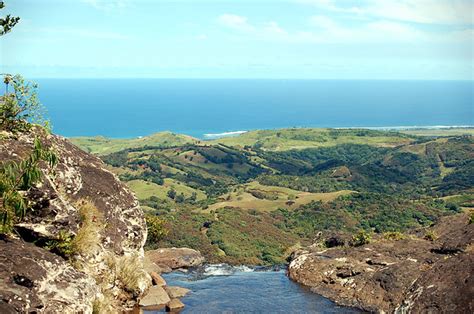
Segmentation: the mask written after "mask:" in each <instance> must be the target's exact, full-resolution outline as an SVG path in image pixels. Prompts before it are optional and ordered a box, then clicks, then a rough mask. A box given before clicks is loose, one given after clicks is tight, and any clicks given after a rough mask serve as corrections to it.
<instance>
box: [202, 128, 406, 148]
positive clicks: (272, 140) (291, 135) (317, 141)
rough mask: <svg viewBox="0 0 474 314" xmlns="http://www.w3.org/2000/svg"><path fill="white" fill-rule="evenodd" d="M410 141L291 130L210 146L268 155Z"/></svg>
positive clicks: (384, 134)
mask: <svg viewBox="0 0 474 314" xmlns="http://www.w3.org/2000/svg"><path fill="white" fill-rule="evenodd" d="M412 141H413V138H412V136H410V135H407V134H401V133H397V132H389V131H376V130H367V129H314V128H308V129H304V128H301V129H300V128H295V129H280V130H261V131H250V132H247V133H244V134H242V135H239V136H236V137H227V138H221V139H217V140H213V141H209V142H210V143H214V144H215V143H221V144H225V145H228V146H241V147H243V146H257V147H260V148H262V149H265V150H270V151H284V150H291V149H304V148H317V147H330V146H336V145H339V144H366V145H373V146H377V147H395V146H399V145H404V144H408V143H410V142H412Z"/></svg>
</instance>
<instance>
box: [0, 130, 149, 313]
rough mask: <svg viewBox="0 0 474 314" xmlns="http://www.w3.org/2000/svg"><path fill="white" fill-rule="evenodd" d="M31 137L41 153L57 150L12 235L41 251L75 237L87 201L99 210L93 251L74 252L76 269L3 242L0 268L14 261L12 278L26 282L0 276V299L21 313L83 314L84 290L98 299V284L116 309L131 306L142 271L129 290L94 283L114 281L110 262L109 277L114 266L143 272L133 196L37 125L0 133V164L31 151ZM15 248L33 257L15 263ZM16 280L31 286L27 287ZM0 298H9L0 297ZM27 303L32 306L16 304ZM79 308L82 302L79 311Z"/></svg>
mask: <svg viewBox="0 0 474 314" xmlns="http://www.w3.org/2000/svg"><path fill="white" fill-rule="evenodd" d="M35 138H38V139H39V140H40V141H41V142H42V144H43V146H44V147H45V148H49V149H52V150H53V151H54V152H55V153H56V155H57V157H58V163H57V166H56V167H55V169H54V171H51V170H52V169H50V168H49V167H48V166H47V165H46V164H41V165H40V167H41V169H42V170H43V173H44V174H45V175H44V176H43V178H42V182H41V183H40V184H38V185H37V186H34V187H32V188H31V189H30V190H29V191H28V193H27V194H26V197H27V198H28V199H29V200H30V202H31V203H32V204H33V209H34V210H33V211H30V212H29V213H28V214H27V215H26V217H25V218H24V219H23V221H22V222H21V223H19V224H17V225H15V231H16V232H15V234H17V235H19V237H21V238H22V240H24V241H26V242H30V243H35V244H36V245H38V246H42V247H44V246H45V244H47V243H49V242H50V241H57V240H58V239H61V236H62V235H64V234H69V235H71V236H75V235H76V234H77V233H78V231H79V230H80V228H81V226H82V218H81V215H80V213H79V208H80V207H81V206H82V205H80V204H81V203H82V204H84V202H85V201H88V202H90V203H91V204H92V206H93V207H95V208H96V210H97V212H98V214H97V215H98V216H97V217H95V216H94V218H93V219H94V220H97V219H99V218H98V217H100V228H97V229H98V231H97V232H98V235H97V241H96V242H97V243H94V244H93V246H94V249H93V250H90V252H88V253H87V254H82V253H80V254H76V255H74V261H75V263H74V265H76V266H80V268H81V271H82V272H78V271H75V270H74V269H73V268H72V267H71V266H69V264H68V263H67V262H66V261H65V260H63V259H61V258H59V257H58V256H54V255H52V254H51V253H49V252H48V251H46V250H45V249H41V248H39V247H34V246H33V245H32V244H22V245H24V246H22V248H23V249H24V251H22V250H20V249H19V246H20V244H18V243H17V241H16V240H14V239H12V238H10V239H9V240H8V241H6V242H3V243H2V247H3V248H4V249H3V250H2V252H1V255H0V256H1V258H2V259H3V261H2V263H1V264H2V265H1V266H2V268H1V270H2V271H3V272H8V271H13V269H16V268H14V266H13V264H16V263H20V262H21V263H23V265H24V266H25V267H24V268H19V269H17V270H18V273H19V276H24V277H25V278H24V279H22V278H23V277H17V280H16V281H15V280H12V279H11V278H12V277H11V276H10V275H9V276H7V277H3V276H2V278H5V279H4V280H3V282H2V286H1V287H0V295H2V300H4V301H5V300H7V301H5V302H10V301H9V300H16V301H15V302H16V303H15V304H18V306H19V307H20V308H21V306H27V307H28V306H29V307H30V308H34V307H35V306H40V308H42V310H41V309H40V310H38V311H46V309H47V312H48V313H54V312H58V313H63V312H64V311H63V309H74V310H71V311H69V312H90V311H91V310H92V309H91V302H90V300H91V299H90V298H92V296H91V295H94V293H91V291H95V290H97V291H98V296H103V295H102V292H105V291H101V290H102V289H103V286H104V287H105V288H104V289H108V290H113V293H112V295H113V296H114V297H115V298H116V300H115V301H117V302H118V303H119V306H125V307H129V306H133V304H134V299H135V298H136V297H137V296H138V294H140V293H141V292H143V291H145V290H146V289H147V288H148V286H149V285H150V284H151V279H150V278H149V276H148V275H146V273H144V275H143V276H138V275H137V276H136V278H137V280H136V282H133V283H131V284H133V286H134V287H133V289H130V288H128V287H126V285H125V284H124V285H122V284H117V285H115V284H113V283H112V284H110V285H109V286H107V285H101V283H102V279H104V278H114V277H115V274H112V269H111V262H112V263H115V264H114V265H115V266H114V268H115V270H114V272H116V271H117V269H126V267H127V263H128V264H130V263H132V262H133V265H134V269H135V270H137V273H138V272H140V268H142V266H141V263H140V260H142V259H143V255H144V251H143V246H144V243H145V241H146V236H147V232H146V222H145V219H144V214H143V212H142V211H141V209H140V206H139V204H138V201H137V199H136V197H135V196H134V195H133V193H132V192H131V191H130V190H129V189H128V188H127V186H126V185H124V184H123V183H121V182H120V181H119V180H118V179H117V178H116V176H115V175H114V174H112V173H111V172H110V171H108V170H107V169H106V168H105V165H104V164H103V162H102V161H101V160H100V159H98V158H96V157H94V156H92V155H90V154H88V153H86V152H84V151H82V150H80V149H79V148H78V147H76V146H74V145H73V144H71V143H70V142H69V141H68V140H66V139H65V138H62V137H59V136H56V135H51V134H49V133H47V132H46V131H44V130H43V129H41V128H38V127H34V128H33V129H32V130H31V131H29V132H26V133H19V134H12V133H7V132H2V133H1V134H0V161H1V162H9V161H16V162H18V161H20V160H22V159H24V158H26V157H27V156H28V155H29V154H30V153H31V151H32V149H33V143H34V140H35ZM96 218H97V219H96ZM14 248H18V252H20V253H22V254H25V256H31V257H32V260H28V258H26V257H25V258H22V257H21V256H22V254H16V251H15V250H14ZM128 257H130V259H129V258H128ZM132 257H133V258H132ZM135 257H136V258H135ZM61 261H62V262H61ZM135 266H136V267H135ZM18 267H20V266H18ZM28 267H31V269H32V270H35V271H37V272H38V274H37V275H36V276H34V274H32V273H29V272H26V273H25V271H26V270H27V268H28ZM137 273H136V274H137ZM136 274H135V275H136ZM96 279H97V280H96ZM22 280H23V281H22ZM96 281H97V284H95V282H96ZM18 282H20V283H22V284H24V285H28V286H31V285H33V286H32V287H31V288H26V287H24V286H22V285H21V284H18ZM56 288H57V289H56ZM48 289H52V290H51V291H49V290H48ZM131 290H133V291H131ZM108 292H110V291H108ZM109 294H110V293H109ZM5 295H8V297H4V296H5ZM45 296H46V297H45ZM94 297H96V296H94ZM26 299H28V300H30V301H31V302H30V303H28V302H26V303H25V302H19V301H18V300H23V301H24V300H26ZM12 302H13V301H12ZM78 303H82V306H79V304H78ZM9 304H10V305H11V304H13V303H11V302H10V303H9ZM21 304H23V305H21ZM25 304H26V305H25ZM27 304H30V305H27ZM16 306H17V305H15V307H16ZM3 307H4V304H1V303H0V309H1V310H0V312H4V311H3ZM75 309H77V311H76V310H75ZM66 312H68V311H66Z"/></svg>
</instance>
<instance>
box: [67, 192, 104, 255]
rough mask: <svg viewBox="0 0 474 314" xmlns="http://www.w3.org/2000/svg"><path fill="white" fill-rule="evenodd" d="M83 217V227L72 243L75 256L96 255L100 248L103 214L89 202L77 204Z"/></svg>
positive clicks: (84, 201) (83, 201)
mask: <svg viewBox="0 0 474 314" xmlns="http://www.w3.org/2000/svg"><path fill="white" fill-rule="evenodd" d="M77 207H78V209H79V214H80V216H81V227H80V228H79V230H78V231H77V234H76V236H75V237H74V240H73V242H72V248H73V251H74V254H79V255H82V256H91V255H94V254H95V253H96V252H97V250H99V248H100V230H101V229H102V227H103V226H102V221H103V217H102V214H101V213H100V212H99V210H98V209H97V207H95V205H94V204H93V203H92V202H91V201H88V200H82V201H79V202H78V203H77Z"/></svg>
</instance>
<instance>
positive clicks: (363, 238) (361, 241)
mask: <svg viewBox="0 0 474 314" xmlns="http://www.w3.org/2000/svg"><path fill="white" fill-rule="evenodd" d="M371 239H372V238H371V236H370V234H369V233H368V232H367V231H365V230H359V232H357V233H356V234H355V235H353V236H352V240H351V243H350V244H351V246H361V245H365V244H369V243H370V241H371Z"/></svg>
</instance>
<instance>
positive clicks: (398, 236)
mask: <svg viewBox="0 0 474 314" xmlns="http://www.w3.org/2000/svg"><path fill="white" fill-rule="evenodd" d="M383 238H384V239H385V240H392V241H399V240H403V239H406V236H405V235H404V234H403V233H401V232H398V231H389V232H384V234H383Z"/></svg>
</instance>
